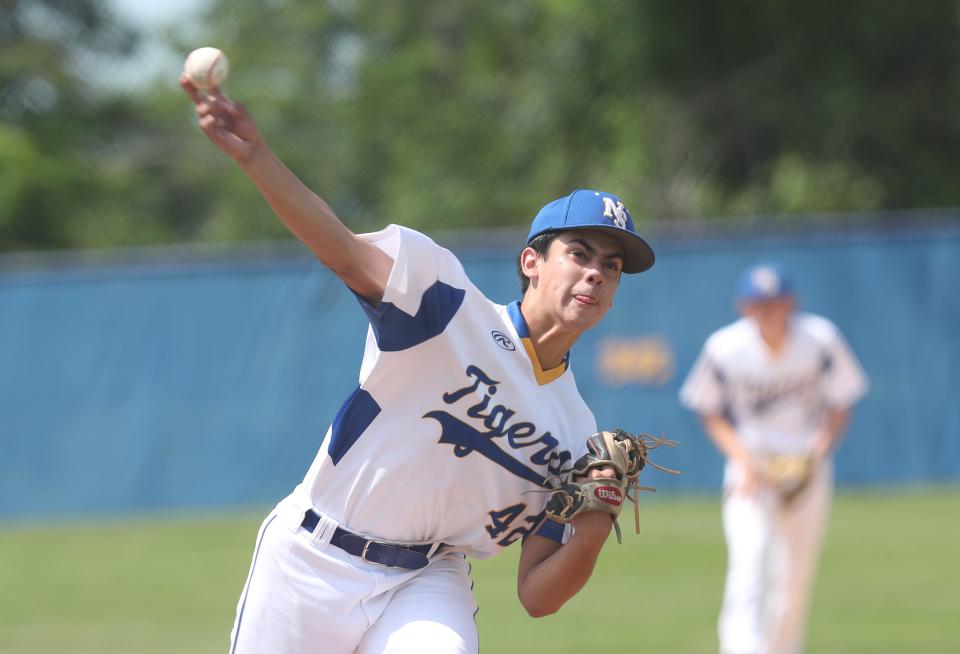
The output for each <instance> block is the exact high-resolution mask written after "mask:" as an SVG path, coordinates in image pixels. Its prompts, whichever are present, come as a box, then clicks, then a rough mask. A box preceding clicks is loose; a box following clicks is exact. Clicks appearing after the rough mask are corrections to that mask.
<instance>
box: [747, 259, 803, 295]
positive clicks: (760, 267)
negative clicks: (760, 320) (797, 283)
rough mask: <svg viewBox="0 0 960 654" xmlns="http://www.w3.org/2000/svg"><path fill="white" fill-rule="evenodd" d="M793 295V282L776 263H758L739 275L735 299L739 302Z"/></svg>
mask: <svg viewBox="0 0 960 654" xmlns="http://www.w3.org/2000/svg"><path fill="white" fill-rule="evenodd" d="M788 295H793V284H792V283H791V282H790V279H789V278H787V276H786V274H785V273H784V272H783V267H782V266H780V264H778V263H759V264H756V265H753V266H750V267H749V268H747V269H746V270H744V271H743V273H742V274H741V275H740V281H739V282H738V284H737V299H738V300H740V301H741V302H756V301H758V300H774V299H776V298H781V297H786V296H788Z"/></svg>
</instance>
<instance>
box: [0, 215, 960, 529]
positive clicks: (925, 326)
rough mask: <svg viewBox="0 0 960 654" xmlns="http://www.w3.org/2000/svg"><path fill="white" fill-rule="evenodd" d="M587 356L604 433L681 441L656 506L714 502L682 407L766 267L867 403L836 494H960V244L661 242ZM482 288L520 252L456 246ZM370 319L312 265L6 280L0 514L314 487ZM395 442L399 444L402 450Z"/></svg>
mask: <svg viewBox="0 0 960 654" xmlns="http://www.w3.org/2000/svg"><path fill="white" fill-rule="evenodd" d="M653 245H654V248H655V249H656V251H657V264H656V266H655V267H654V268H653V269H652V270H651V271H650V272H649V273H646V274H643V275H639V276H627V277H625V278H624V280H623V282H622V284H621V287H620V290H619V291H618V294H617V297H616V299H615V306H614V308H613V309H612V311H611V312H610V314H608V317H607V319H606V321H605V322H604V323H603V324H602V325H601V326H600V327H598V328H597V329H595V330H594V331H592V332H589V333H588V334H586V335H585V336H584V337H583V338H582V339H581V341H580V342H579V343H578V344H577V346H576V348H575V349H574V352H573V355H572V359H571V360H572V366H573V368H574V371H575V373H576V375H577V380H578V384H579V387H580V389H581V392H582V393H583V395H584V396H585V397H586V399H587V401H588V403H590V405H591V406H592V407H593V408H594V411H595V413H596V415H597V418H598V421H599V423H600V424H601V426H605V427H613V426H623V427H625V428H627V429H630V430H639V431H648V432H653V433H657V434H660V433H663V434H665V435H666V436H668V437H670V438H675V439H678V440H680V442H681V445H680V447H679V448H678V449H677V450H676V451H662V450H661V451H659V452H658V454H661V457H660V458H659V459H658V460H659V461H663V462H664V463H665V464H666V465H669V466H672V467H677V468H681V469H682V470H683V471H684V474H683V476H682V477H678V478H672V477H669V476H667V475H664V474H661V473H658V472H654V471H651V472H650V473H649V474H646V473H645V477H646V478H645V483H648V484H651V485H654V486H657V487H659V488H662V489H663V490H679V489H697V490H709V489H716V488H717V487H718V485H719V480H720V466H721V459H720V457H719V455H718V454H717V453H716V452H715V450H714V449H713V447H712V446H711V445H710V444H709V442H708V441H707V439H706V437H705V436H704V435H703V433H702V431H701V429H700V427H699V425H698V423H697V420H696V418H695V417H694V416H692V415H691V414H689V413H687V412H686V411H684V410H683V409H682V408H680V406H679V405H678V403H677V390H678V388H679V386H680V384H681V382H682V380H683V377H684V375H685V374H686V372H687V370H688V369H689V367H690V365H691V364H692V362H693V360H694V358H695V357H696V355H697V353H698V351H699V349H700V347H701V345H702V344H703V340H704V339H705V338H706V336H707V335H708V334H709V333H710V332H711V331H713V330H714V329H716V328H718V327H720V326H722V325H723V324H725V323H727V322H729V321H731V320H733V319H734V318H735V313H734V308H733V302H732V298H731V294H732V290H733V288H734V285H735V280H736V277H737V275H738V274H739V272H740V271H741V269H742V268H743V267H745V266H746V265H747V264H749V263H752V262H754V261H757V260H767V259H773V260H778V261H780V262H782V263H783V264H784V265H785V266H786V267H787V269H788V270H789V271H791V273H792V276H793V277H794V279H795V282H796V285H797V287H798V289H799V291H800V295H801V301H802V304H803V307H804V308H805V309H807V310H810V311H813V312H816V313H821V314H823V315H826V316H828V317H830V318H831V319H832V320H833V321H834V322H835V323H837V325H839V327H840V328H841V330H842V331H843V332H844V334H845V336H846V337H847V339H848V341H849V342H850V343H851V345H852V347H853V349H854V351H855V352H856V353H857V355H858V356H859V357H860V359H861V361H862V363H863V365H864V367H865V369H866V371H867V373H868V375H869V376H870V380H871V384H872V388H871V392H870V395H869V396H868V397H867V398H866V399H864V401H863V402H861V404H860V405H859V406H858V407H857V409H856V411H855V416H854V421H853V424H852V426H851V429H850V432H849V434H848V436H847V438H846V440H845V442H844V444H843V446H842V447H841V449H840V451H839V453H838V456H837V475H838V481H839V483H840V484H846V485H855V484H905V483H915V482H930V481H956V480H957V479H960V392H958V387H960V228H943V227H940V228H938V229H936V230H935V231H913V232H905V231H897V232H883V233H857V234H849V233H847V234H820V235H807V236H804V237H796V236H795V237H791V238H790V239H786V238H784V237H758V236H753V237H737V238H732V237H726V238H715V239H699V240H696V241H692V242H684V241H682V240H680V239H669V240H668V239H663V240H660V241H657V240H656V239H654V241H653ZM455 250H456V251H457V253H458V254H459V255H460V257H461V259H462V260H463V261H464V265H465V266H466V268H467V270H468V272H469V273H470V274H471V276H472V278H473V279H474V281H475V282H476V284H477V285H478V286H479V287H480V288H481V289H483V290H484V291H485V292H486V293H487V294H488V295H489V296H490V297H491V298H493V299H495V300H497V301H500V302H504V303H506V302H509V301H511V300H513V299H515V298H516V297H517V295H518V293H519V286H518V282H517V279H516V273H515V272H514V257H515V251H514V249H508V250H493V249H487V250H483V251H480V250H470V249H462V248H461V249H458V248H455ZM365 332H366V322H365V319H364V316H363V314H362V312H361V311H360V309H359V307H358V306H357V303H356V300H355V299H354V297H353V296H352V295H351V294H350V293H349V292H348V291H347V290H346V289H345V288H344V287H343V286H342V285H341V284H340V283H339V282H338V281H337V280H336V279H335V278H333V277H332V275H330V274H329V273H328V272H326V271H325V270H324V269H322V268H321V267H320V265H319V264H318V263H316V262H315V261H314V260H313V259H311V258H310V257H307V256H304V255H303V254H301V253H297V254H294V255H290V254H287V255H286V256H284V257H263V256H260V257H234V258H230V259H223V258H222V257H220V258H212V257H207V258H204V257H194V258H192V259H191V260H190V261H187V262H184V261H183V260H182V259H181V260H180V261H178V262H176V263H172V262H167V263H164V262H158V261H152V262H147V261H143V262H140V263H136V262H133V263H131V261H130V260H129V258H128V260H127V262H126V263H122V264H121V263H102V264H98V265H90V264H83V265H64V264H62V263H61V264H58V265H52V264H51V265H49V266H44V267H36V266H32V267H30V268H25V267H16V266H9V265H8V266H6V267H4V268H2V269H0V447H2V455H0V516H6V517H34V516H37V517H42V516H51V515H62V514H73V513H93V512H101V511H107V512H126V511H131V510H137V509H145V508H146V509H151V508H176V507H207V506H221V505H242V504H251V503H270V502H273V501H275V500H277V499H279V498H280V497H282V496H283V495H284V494H286V493H287V492H288V491H289V490H290V489H291V488H292V487H293V485H294V484H296V483H297V482H298V481H299V480H300V479H301V478H302V476H303V474H304V473H305V471H306V469H307V467H308V466H309V464H310V461H311V460H312V458H313V455H314V453H315V451H316V449H317V447H318V445H319V444H320V441H321V439H322V437H323V435H324V433H325V431H326V427H327V425H328V423H329V422H330V420H331V419H332V418H333V416H334V415H335V413H336V411H337V409H338V408H339V406H340V403H341V402H342V401H343V400H344V398H346V396H347V395H348V394H349V393H350V391H351V390H352V389H353V388H354V387H355V385H356V382H357V371H358V366H359V363H360V358H361V352H362V348H363V343H364V339H365ZM384 446H385V447H402V434H398V435H397V441H396V442H394V443H386V444H384Z"/></svg>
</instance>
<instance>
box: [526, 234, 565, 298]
mask: <svg viewBox="0 0 960 654" xmlns="http://www.w3.org/2000/svg"><path fill="white" fill-rule="evenodd" d="M559 235H560V232H544V233H543V234H540V235H539V236H536V237H534V239H533V240H532V241H530V242H529V243H527V245H526V246H524V248H523V249H524V250H526V249H527V248H533V249H534V251H536V253H537V256H538V257H540V258H542V259H546V258H547V250H549V249H550V244H551V243H553V241H554V240H555V239H556V238H557V237H558V236H559ZM520 254H523V250H520ZM517 274H518V275H520V295H523V294H524V293H526V292H527V289H528V288H529V287H530V278H529V277H527V276H526V275H524V274H523V266H522V265H521V263H520V255H519V254H518V255H517Z"/></svg>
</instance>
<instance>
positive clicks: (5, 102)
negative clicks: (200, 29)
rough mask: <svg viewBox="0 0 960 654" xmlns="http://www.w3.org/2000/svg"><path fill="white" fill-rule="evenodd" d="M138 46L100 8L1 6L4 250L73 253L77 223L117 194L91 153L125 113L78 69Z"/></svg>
mask: <svg viewBox="0 0 960 654" xmlns="http://www.w3.org/2000/svg"><path fill="white" fill-rule="evenodd" d="M135 44H136V38H135V35H134V34H133V33H132V32H131V31H129V30H127V29H124V28H122V27H121V26H119V25H118V24H117V23H116V22H114V21H112V20H110V19H109V15H108V14H107V12H106V11H105V9H104V8H103V6H102V4H101V3H100V2H98V1H96V0H77V1H75V2H56V1H53V0H51V1H46V2H42V1H33V2H30V1H24V0H19V1H18V0H14V1H7V2H3V3H2V4H0V121H2V122H0V248H2V249H4V250H12V249H21V248H48V247H69V246H72V245H75V243H76V242H75V240H74V238H73V235H72V230H73V228H74V226H75V221H76V220H77V217H78V216H79V214H80V213H81V212H82V211H83V210H84V209H85V208H86V207H90V206H95V205H97V204H98V197H100V196H101V195H102V193H103V192H104V191H105V190H106V188H107V187H108V186H109V184H108V183H105V182H107V180H103V179H101V178H100V177H99V176H98V175H97V174H96V171H95V170H93V169H92V168H91V167H90V166H89V165H88V162H87V161H86V160H85V154H86V150H87V148H86V147H85V146H87V145H90V143H91V141H95V140H96V139H97V137H98V133H99V132H102V131H103V128H104V126H105V124H106V123H107V122H108V121H109V120H110V117H111V114H112V113H114V112H115V111H116V109H117V106H116V105H115V104H114V103H108V102H103V101H101V100H99V99H98V98H96V97H95V95H94V94H92V93H91V92H90V87H89V84H88V83H87V82H86V81H85V80H84V79H83V78H82V76H81V74H80V71H79V70H78V68H77V66H76V63H77V60H78V59H79V58H81V57H82V56H83V55H85V54H87V55H89V54H93V53H102V54H103V53H105V54H113V55H117V56H123V55H124V54H125V53H129V52H130V51H131V50H132V49H133V48H134V46H135Z"/></svg>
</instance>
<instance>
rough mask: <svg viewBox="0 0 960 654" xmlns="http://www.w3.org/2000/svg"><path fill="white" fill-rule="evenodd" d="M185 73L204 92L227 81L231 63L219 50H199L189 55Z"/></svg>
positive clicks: (184, 69) (185, 63)
mask: <svg viewBox="0 0 960 654" xmlns="http://www.w3.org/2000/svg"><path fill="white" fill-rule="evenodd" d="M183 72H185V73H186V74H187V77H189V78H190V81H191V82H193V85H194V86H196V87H197V88H198V89H201V90H203V91H206V90H209V89H212V88H214V87H216V86H220V85H221V84H223V82H224V81H225V80H226V79H227V74H228V73H229V72H230V63H229V62H228V61H227V55H225V54H223V51H222V50H220V49H219V48H197V49H196V50H194V51H193V52H191V53H190V54H188V55H187V60H186V62H184V65H183Z"/></svg>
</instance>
